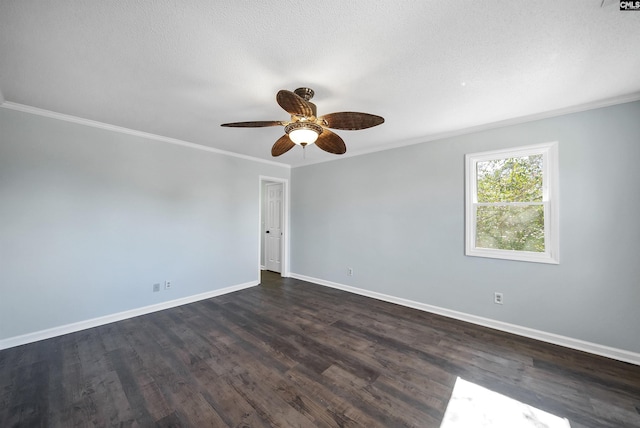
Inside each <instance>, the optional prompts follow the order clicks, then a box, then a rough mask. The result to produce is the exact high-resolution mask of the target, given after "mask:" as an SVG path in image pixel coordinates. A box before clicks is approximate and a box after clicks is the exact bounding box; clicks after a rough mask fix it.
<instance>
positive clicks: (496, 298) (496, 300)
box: [493, 291, 504, 305]
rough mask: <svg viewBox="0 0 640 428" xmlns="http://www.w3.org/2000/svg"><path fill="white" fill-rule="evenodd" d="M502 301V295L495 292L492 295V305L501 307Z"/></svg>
mask: <svg viewBox="0 0 640 428" xmlns="http://www.w3.org/2000/svg"><path fill="white" fill-rule="evenodd" d="M503 301H504V299H503V297H502V293H498V292H497V291H496V292H495V293H493V303H495V304H496V305H501V304H502V302H503Z"/></svg>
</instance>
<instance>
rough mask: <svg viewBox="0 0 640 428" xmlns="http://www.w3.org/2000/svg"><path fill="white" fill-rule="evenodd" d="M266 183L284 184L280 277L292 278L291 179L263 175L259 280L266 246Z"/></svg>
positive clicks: (259, 214)
mask: <svg viewBox="0 0 640 428" xmlns="http://www.w3.org/2000/svg"><path fill="white" fill-rule="evenodd" d="M265 183H280V184H282V254H281V257H282V269H281V270H282V272H280V276H282V277H288V276H290V272H289V195H290V190H289V179H287V178H278V177H269V176H265V175H261V176H260V177H259V179H258V186H259V191H258V193H259V195H260V198H259V202H258V205H259V210H258V237H259V238H258V242H259V245H258V278H260V273H261V271H262V248H263V246H264V233H263V230H262V222H263V219H262V212H263V211H264V201H265V196H264V194H263V192H262V190H263V188H264V186H263V185H264V184H265Z"/></svg>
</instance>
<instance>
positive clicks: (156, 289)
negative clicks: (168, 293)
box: [153, 283, 160, 293]
mask: <svg viewBox="0 0 640 428" xmlns="http://www.w3.org/2000/svg"><path fill="white" fill-rule="evenodd" d="M156 291H160V283H157V284H153V292H154V293H155V292H156Z"/></svg>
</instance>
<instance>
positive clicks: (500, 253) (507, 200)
mask: <svg viewBox="0 0 640 428" xmlns="http://www.w3.org/2000/svg"><path fill="white" fill-rule="evenodd" d="M465 160H466V174H467V177H466V178H467V185H466V207H465V208H466V229H465V232H466V254H467V255H468V256H479V257H492V258H498V259H509V260H522V261H528V262H539V263H556V264H557V263H558V144H557V143H546V144H539V145H535V146H526V147H517V148H511V149H506V150H496V151H491V152H484V153H474V154H468V155H466V157H465Z"/></svg>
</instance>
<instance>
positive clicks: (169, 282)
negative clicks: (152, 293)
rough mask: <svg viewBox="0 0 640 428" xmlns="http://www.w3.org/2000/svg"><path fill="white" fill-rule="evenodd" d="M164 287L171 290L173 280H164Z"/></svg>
mask: <svg viewBox="0 0 640 428" xmlns="http://www.w3.org/2000/svg"><path fill="white" fill-rule="evenodd" d="M164 289H165V290H170V289H171V280H166V281H165V282H164Z"/></svg>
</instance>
